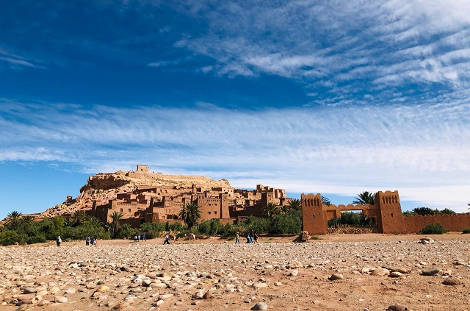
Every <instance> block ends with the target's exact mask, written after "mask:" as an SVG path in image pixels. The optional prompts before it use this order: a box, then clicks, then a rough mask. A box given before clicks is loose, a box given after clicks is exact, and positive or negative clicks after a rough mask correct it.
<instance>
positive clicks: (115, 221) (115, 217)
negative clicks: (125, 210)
mask: <svg viewBox="0 0 470 311" xmlns="http://www.w3.org/2000/svg"><path fill="white" fill-rule="evenodd" d="M121 218H122V213H118V212H113V213H112V214H111V228H112V234H113V237H116V235H117V233H118V230H119V221H120V220H121Z"/></svg>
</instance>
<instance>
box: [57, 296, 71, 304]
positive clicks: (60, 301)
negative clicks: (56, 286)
mask: <svg viewBox="0 0 470 311" xmlns="http://www.w3.org/2000/svg"><path fill="white" fill-rule="evenodd" d="M67 301H68V299H67V298H66V297H64V296H55V297H54V302H58V303H66V302H67Z"/></svg>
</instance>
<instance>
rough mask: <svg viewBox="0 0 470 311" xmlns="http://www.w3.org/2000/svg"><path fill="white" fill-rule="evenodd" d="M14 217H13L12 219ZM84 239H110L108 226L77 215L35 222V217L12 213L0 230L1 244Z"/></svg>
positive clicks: (96, 220)
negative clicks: (59, 237) (58, 238)
mask: <svg viewBox="0 0 470 311" xmlns="http://www.w3.org/2000/svg"><path fill="white" fill-rule="evenodd" d="M12 216H13V217H12ZM59 235H60V236H61V237H62V239H63V240H76V239H84V238H85V237H87V236H91V237H96V238H99V239H109V238H110V234H109V232H108V231H107V228H106V225H104V224H102V223H101V222H100V221H99V220H98V219H97V218H94V217H91V216H86V215H85V216H84V217H83V215H81V214H75V215H73V216H72V217H70V218H67V219H66V218H65V217H62V216H57V217H53V218H46V219H43V220H40V221H35V220H34V219H33V217H30V216H22V215H21V214H20V213H17V212H14V213H10V215H9V218H8V220H7V222H6V223H5V224H4V226H3V227H2V228H1V229H0V244H2V245H12V244H32V243H42V242H46V241H47V240H55V239H56V238H57V236H59Z"/></svg>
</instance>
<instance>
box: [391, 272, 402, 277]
mask: <svg viewBox="0 0 470 311" xmlns="http://www.w3.org/2000/svg"><path fill="white" fill-rule="evenodd" d="M402 275H403V274H401V273H400V272H398V271H392V272H390V274H389V276H390V277H391V278H399V277H401V276H402Z"/></svg>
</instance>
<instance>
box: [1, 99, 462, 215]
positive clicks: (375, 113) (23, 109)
mask: <svg viewBox="0 0 470 311" xmlns="http://www.w3.org/2000/svg"><path fill="white" fill-rule="evenodd" d="M72 110H73V113H71V111H72ZM469 122H470V104H468V103H454V104H452V103H445V104H439V103H428V104H426V105H424V104H423V105H422V106H419V107H416V106H414V107H409V106H405V105H395V106H389V107H359V108H357V107H356V108H347V107H343V108H329V107H323V108H304V109H270V110H263V111H247V110H244V111H240V110H227V109H222V108H217V107H216V106H213V105H209V106H208V105H203V106H201V105H199V107H198V108H195V109H187V108H181V109H175V108H159V107H141V108H133V109H127V108H110V107H105V106H95V107H93V108H92V109H85V108H83V107H80V106H76V105H74V106H73V107H68V105H62V106H60V107H57V106H55V105H48V104H44V103H41V104H35V103H29V104H22V103H15V102H12V101H9V102H3V103H2V105H0V130H1V132H2V133H4V135H2V137H0V143H1V144H2V146H4V147H3V149H2V152H0V160H3V161H15V160H18V161H24V160H27V161H44V160H45V161H51V160H55V161H62V162H70V163H73V164H79V165H81V166H82V167H83V170H85V171H88V172H96V171H109V170H116V169H122V168H124V169H125V168H127V169H130V168H132V167H133V166H134V164H135V163H136V162H143V163H148V164H150V165H151V166H152V167H153V168H154V169H155V170H161V171H166V172H176V173H193V174H209V175H210V176H212V177H214V178H229V179H230V180H231V181H232V182H233V183H234V184H236V185H242V186H252V185H253V184H255V183H256V182H265V183H269V184H274V185H278V186H282V187H286V188H287V189H288V190H289V191H293V192H309V191H319V192H330V193H341V194H350V195H351V194H354V193H356V192H357V191H359V190H361V189H372V190H374V189H376V190H377V189H395V188H397V189H398V190H400V191H401V193H402V196H404V198H406V199H409V200H417V201H423V202H426V203H427V204H431V205H432V204H434V206H438V207H444V206H450V207H453V208H457V209H460V210H464V208H465V205H466V201H465V200H468V198H467V197H466V196H467V193H469V192H461V193H456V192H458V191H457V190H456V189H459V191H461V190H462V189H469V190H470V185H469V183H468V176H469V174H470V163H469V162H468V159H469V158H470V143H469V142H470V129H469V127H468V124H469ZM437 193H439V196H438V195H437Z"/></svg>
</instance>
